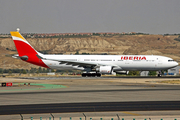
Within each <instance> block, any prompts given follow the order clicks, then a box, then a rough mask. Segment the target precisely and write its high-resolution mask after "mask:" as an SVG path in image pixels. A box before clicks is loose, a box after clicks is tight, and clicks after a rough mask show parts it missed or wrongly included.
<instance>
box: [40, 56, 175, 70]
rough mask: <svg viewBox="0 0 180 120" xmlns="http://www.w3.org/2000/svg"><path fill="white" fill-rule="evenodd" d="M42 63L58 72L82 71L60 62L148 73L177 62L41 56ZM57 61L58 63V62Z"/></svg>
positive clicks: (156, 58) (158, 58) (153, 58)
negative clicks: (66, 61)
mask: <svg viewBox="0 0 180 120" xmlns="http://www.w3.org/2000/svg"><path fill="white" fill-rule="evenodd" d="M43 57H44V58H48V59H51V60H43V62H44V63H45V64H46V65H47V66H48V67H49V68H52V69H59V70H69V69H76V70H84V68H83V67H79V66H78V65H77V66H72V65H67V64H60V62H59V61H61V60H68V61H73V62H75V61H77V62H86V63H93V64H96V65H101V64H103V65H106V66H113V71H124V70H125V71H129V70H139V71H146V70H147V71H149V70H167V69H169V68H173V67H176V66H177V65H178V63H177V62H175V61H173V60H172V59H171V58H169V57H164V56H157V55H43ZM58 60H59V61H58Z"/></svg>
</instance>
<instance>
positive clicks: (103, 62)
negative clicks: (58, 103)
mask: <svg viewBox="0 0 180 120" xmlns="http://www.w3.org/2000/svg"><path fill="white" fill-rule="evenodd" d="M10 33H11V36H12V39H13V41H14V44H15V46H16V49H17V52H18V54H17V55H15V56H14V58H20V59H21V60H23V61H25V62H28V63H31V64H34V65H38V66H41V67H45V68H49V69H57V70H72V69H74V70H81V71H84V72H83V73H82V77H95V76H96V77H100V76H101V74H112V73H113V72H115V73H122V74H123V73H125V74H127V73H128V71H159V74H158V77H160V76H161V70H167V69H169V68H173V67H176V66H178V63H177V62H176V61H174V60H173V59H171V58H169V57H165V56H158V55H53V54H50V55H49V54H42V53H39V52H38V51H36V50H35V49H34V48H33V47H32V46H31V45H30V44H29V43H28V41H27V40H26V39H25V38H24V37H23V36H22V35H21V34H20V33H19V31H11V32H10Z"/></svg>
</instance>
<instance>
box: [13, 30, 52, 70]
mask: <svg viewBox="0 0 180 120" xmlns="http://www.w3.org/2000/svg"><path fill="white" fill-rule="evenodd" d="M10 33H11V36H12V39H13V41H14V44H15V46H16V49H17V51H18V54H19V57H20V58H21V59H22V60H24V61H26V62H29V63H32V64H35V65H39V66H42V67H46V68H49V67H48V66H47V65H46V64H44V62H43V61H42V60H41V59H39V58H38V57H37V55H38V54H40V53H38V52H37V51H36V50H35V49H34V48H33V47H32V46H31V45H30V44H29V43H28V41H26V39H25V38H24V37H23V36H22V35H21V34H20V33H19V32H18V31H11V32H10Z"/></svg>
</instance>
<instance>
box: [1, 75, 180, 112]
mask: <svg viewBox="0 0 180 120" xmlns="http://www.w3.org/2000/svg"><path fill="white" fill-rule="evenodd" d="M34 78H35V79H33V78H31V79H30V78H25V79H20V80H18V79H8V78H6V79H2V82H4V81H8V82H11V81H12V82H16V83H19V82H21V83H22V82H27V83H35V82H37V83H38V82H39V83H43V84H54V85H63V86H66V87H65V88H56V89H54V88H51V89H49V88H48V89H41V88H42V87H43V86H39V85H38V86H35V85H32V86H20V87H18V86H15V87H7V88H3V87H1V88H0V115H12V114H13V115H15V114H40V113H68V112H70V113H72V112H110V111H111V112H112V111H116V112H118V111H158V110H163V111H167V110H169V111H172V110H180V85H172V84H171V85H168V84H159V83H157V82H156V81H155V80H159V81H161V78H160V79H159V78H158V79H157V78H156V79H152V78H145V79H144V80H142V79H141V78H127V79H125V78H113V77H112V78H110V77H108V78H106V77H105V78H97V79H96V78H85V79H82V78H81V77H70V78H68V77H60V78H56V77H55V78H54V77H53V78H51V77H49V78H47V77H34ZM37 78H38V79H37ZM165 79H166V78H165ZM177 79H178V78H177ZM171 80H174V78H172V79H171ZM35 88H36V89H35ZM37 88H38V89H37ZM17 89H18V91H17ZM6 90H7V91H6ZM177 114H179V112H178V113H177Z"/></svg>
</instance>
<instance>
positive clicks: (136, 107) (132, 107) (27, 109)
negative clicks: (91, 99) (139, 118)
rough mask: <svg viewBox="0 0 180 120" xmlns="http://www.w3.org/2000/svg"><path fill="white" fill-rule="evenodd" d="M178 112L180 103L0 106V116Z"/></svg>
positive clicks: (147, 102)
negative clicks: (105, 112)
mask: <svg viewBox="0 0 180 120" xmlns="http://www.w3.org/2000/svg"><path fill="white" fill-rule="evenodd" d="M154 110H180V101H159V102H157V101H144V102H142V101H139V102H97V103H64V104H60V103H59V104H32V105H9V106H0V115H11V114H34V113H36V114H38V113H65V112H104V111H154Z"/></svg>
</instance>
